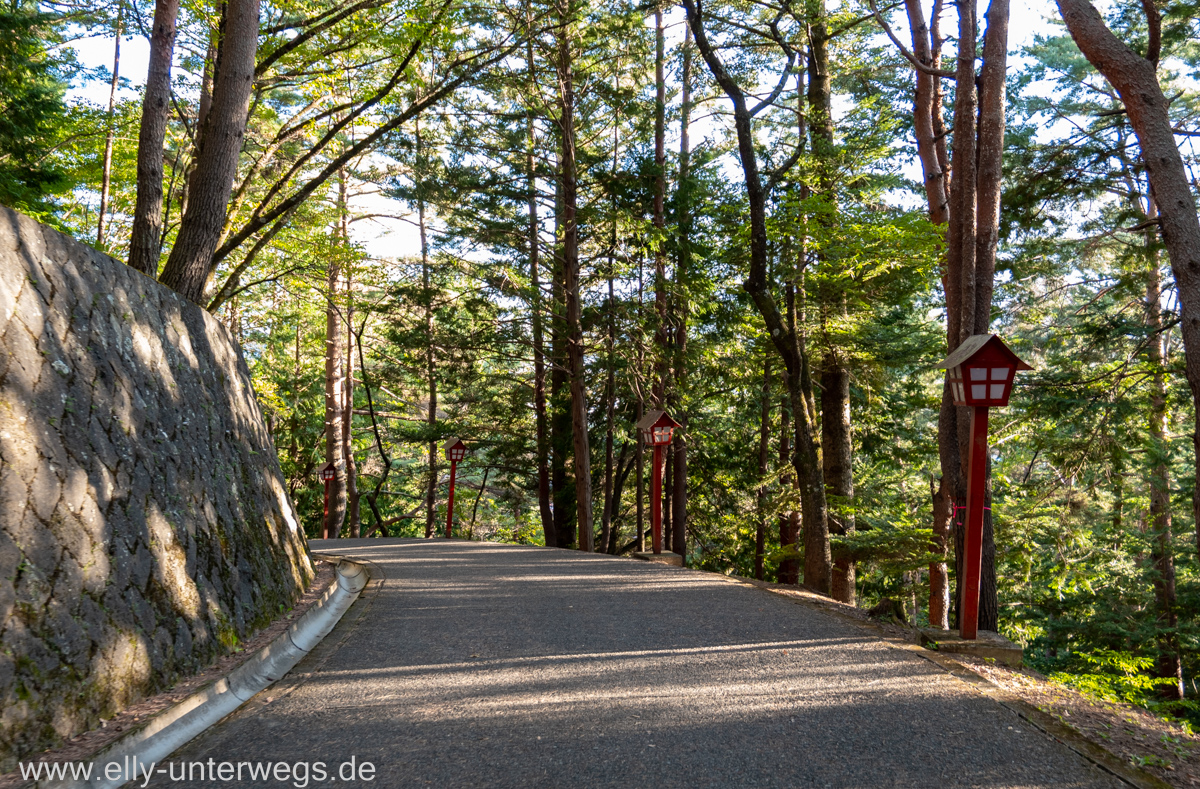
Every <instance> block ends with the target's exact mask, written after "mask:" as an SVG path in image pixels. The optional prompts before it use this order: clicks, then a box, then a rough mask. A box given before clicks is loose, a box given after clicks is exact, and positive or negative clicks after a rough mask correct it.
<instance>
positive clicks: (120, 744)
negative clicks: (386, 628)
mask: <svg viewBox="0 0 1200 789" xmlns="http://www.w3.org/2000/svg"><path fill="white" fill-rule="evenodd" d="M314 556H315V554H314ZM339 558H340V557H339ZM335 572H336V574H337V579H336V582H335V583H333V584H330V586H329V589H327V590H326V592H325V594H324V595H322V596H321V599H319V600H318V601H317V602H316V603H314V604H313V605H312V607H311V608H309V609H308V611H306V612H305V613H304V615H303V616H301V617H300V618H299V619H297V620H296V621H295V622H294V623H293V624H292V626H291V627H290V628H288V629H287V631H285V632H284V633H282V634H281V635H280V636H279V637H277V638H276V639H275V640H274V641H272V642H271V643H270V644H267V645H266V646H265V647H263V648H262V649H260V650H259V651H258V652H257V653H256V654H255V655H254V656H253V657H251V658H250V659H249V660H247V661H245V662H244V663H242V664H241V665H240V666H238V667H237V668H236V669H234V670H233V671H231V672H230V673H229V674H227V675H226V676H224V677H222V678H221V679H219V680H217V681H216V682H213V683H212V684H211V685H208V686H207V687H205V688H204V689H203V690H200V691H197V692H196V693H194V694H192V695H191V696H189V697H188V698H186V699H184V700H183V701H181V702H179V703H178V704H175V705H174V706H172V707H169V708H168V709H166V710H164V711H162V712H161V713H159V714H158V715H155V716H154V717H153V718H150V719H149V720H148V721H147V722H146V724H145V725H144V726H142V727H140V728H139V729H137V730H136V731H132V732H130V733H129V734H127V735H125V736H124V737H122V738H121V739H119V740H117V741H116V742H114V743H112V744H111V745H109V746H108V747H107V748H105V749H104V750H102V751H100V753H98V754H96V755H95V756H93V757H92V758H91V759H90V760H89V761H90V762H91V765H92V777H91V778H90V779H87V780H78V779H65V780H35V781H29V782H26V783H25V784H23V785H22V789H33V788H35V787H36V789H117V787H120V786H123V785H124V784H126V783H128V782H129V781H130V780H133V779H134V777H135V776H134V775H128V774H126V772H125V770H126V769H128V767H127V765H148V764H151V763H157V762H159V761H161V760H163V759H164V758H166V757H168V756H170V755H171V754H172V753H174V752H175V751H176V750H177V749H178V748H180V747H182V746H183V745H184V744H186V743H188V742H190V741H191V740H192V739H194V738H195V737H197V736H198V735H200V734H201V733H203V732H204V731H205V730H207V729H208V728H210V727H211V726H213V725H214V724H216V723H217V722H219V721H220V720H222V719H223V718H225V717H226V716H228V715H229V714H231V713H232V712H234V711H235V710H237V709H238V708H239V707H241V706H242V705H243V704H245V703H246V702H247V701H249V700H250V699H251V698H253V697H254V696H255V695H256V694H258V693H259V692H260V691H262V690H263V689H265V688H267V687H269V686H270V685H272V684H273V683H275V682H276V681H278V680H279V679H281V678H283V676H284V675H285V674H287V673H288V671H290V670H291V669H292V668H293V667H294V666H295V665H296V664H297V663H299V662H300V661H301V660H302V659H303V658H304V657H305V656H306V655H308V654H309V653H310V652H312V651H313V649H314V648H316V646H317V645H318V644H319V643H320V642H321V639H323V638H324V637H325V636H326V635H328V634H329V632H330V631H332V630H333V628H334V627H335V626H336V625H337V624H338V622H339V621H340V620H341V618H342V616H343V615H344V614H345V613H346V611H348V610H349V608H350V606H351V605H352V604H353V603H354V601H355V600H356V599H357V598H358V596H359V594H360V593H361V592H362V590H363V588H364V587H366V585H367V583H368V581H369V580H370V578H371V574H370V571H369V570H368V567H367V564H366V563H365V562H358V561H351V560H347V559H340V560H339V561H338V564H337V567H336V568H335ZM112 763H117V764H119V765H121V766H122V771H121V774H120V775H119V776H117V777H116V778H113V779H109V778H106V777H105V775H104V773H103V769H104V767H105V766H107V765H109V764H112ZM137 777H138V778H139V779H140V778H141V776H137Z"/></svg>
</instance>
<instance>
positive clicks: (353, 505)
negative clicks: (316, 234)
mask: <svg viewBox="0 0 1200 789" xmlns="http://www.w3.org/2000/svg"><path fill="white" fill-rule="evenodd" d="M346 192H347V187H346V173H345V171H344V170H343V171H342V172H340V173H338V208H339V211H340V212H341V227H340V230H341V236H342V248H343V249H344V250H345V251H346V253H347V260H346V306H345V310H346V348H345V351H346V358H345V361H344V363H343V371H344V373H345V375H344V376H343V378H342V380H343V397H344V400H343V403H342V457H343V462H344V463H345V466H346V520H347V521H349V527H350V536H351V537H358V536H359V534H360V531H361V524H360V518H359V506H358V505H359V501H358V466H357V465H356V464H355V462H354V266H353V263H352V262H351V260H350V259H349V252H350V204H349V200H348V198H347V194H346Z"/></svg>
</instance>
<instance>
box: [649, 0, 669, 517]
mask: <svg viewBox="0 0 1200 789" xmlns="http://www.w3.org/2000/svg"><path fill="white" fill-rule="evenodd" d="M665 60H666V33H665V30H664V29H663V12H662V6H661V5H657V7H656V8H655V9H654V219H653V222H654V228H655V230H657V231H658V232H657V233H656V234H655V238H654V314H655V318H656V319H657V323H656V325H655V327H654V383H653V385H652V386H651V391H652V392H653V399H654V407H655V408H666V407H667V400H666V395H667V375H668V360H669V358H670V356H671V354H670V351H669V349H668V340H667V252H666V246H665V239H664V238H663V232H664V230H665V228H666V226H667V220H666V195H667V147H666V146H667V82H666V76H665V71H664V63H665ZM668 528H669V527H668Z"/></svg>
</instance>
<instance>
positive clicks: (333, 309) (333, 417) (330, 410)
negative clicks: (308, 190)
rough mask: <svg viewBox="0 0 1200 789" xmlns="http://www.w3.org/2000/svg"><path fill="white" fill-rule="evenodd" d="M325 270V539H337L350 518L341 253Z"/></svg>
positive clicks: (331, 258) (332, 258) (330, 258)
mask: <svg viewBox="0 0 1200 789" xmlns="http://www.w3.org/2000/svg"><path fill="white" fill-rule="evenodd" d="M325 272H326V274H325V297H326V299H327V301H326V306H325V462H326V463H332V464H333V467H334V469H335V474H334V478H333V480H332V481H331V482H330V483H329V512H328V514H327V516H326V518H325V525H324V528H323V530H322V535H323V537H324V538H325V539H337V538H338V537H339V536H340V535H341V532H342V523H343V521H344V520H345V517H346V456H345V453H344V452H343V446H344V445H343V435H342V430H343V429H342V420H343V419H344V414H343V413H342V407H343V406H344V404H345V402H346V398H345V392H344V391H343V387H344V384H345V376H344V375H343V372H342V320H341V315H340V314H339V313H338V307H337V296H338V290H339V285H340V284H341V270H340V267H339V266H338V257H337V255H330V257H329V263H328V266H327V268H326V270H325Z"/></svg>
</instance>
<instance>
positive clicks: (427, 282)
mask: <svg viewBox="0 0 1200 789" xmlns="http://www.w3.org/2000/svg"><path fill="white" fill-rule="evenodd" d="M415 125H416V142H417V168H418V172H417V180H418V183H417V230H418V231H419V232H420V234H421V303H422V305H423V309H424V311H425V387H426V391H427V392H428V395H429V410H428V411H427V412H426V414H425V423H426V425H427V430H428V433H429V443H428V444H427V446H426V454H427V460H426V462H427V464H428V471H427V472H426V473H427V482H426V487H425V539H427V540H428V539H430V538H432V537H433V536H434V535H435V534H437V522H436V520H437V488H438V442H437V409H438V386H437V349H436V348H435V346H434V314H433V280H432V269H431V267H430V262H429V236H428V233H427V226H426V223H425V193H424V188H425V183H424V179H425V166H424V158H423V157H424V156H425V150H424V148H423V147H422V144H421V143H422V141H421V120H420V119H419V118H418V119H417V121H416V124H415Z"/></svg>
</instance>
